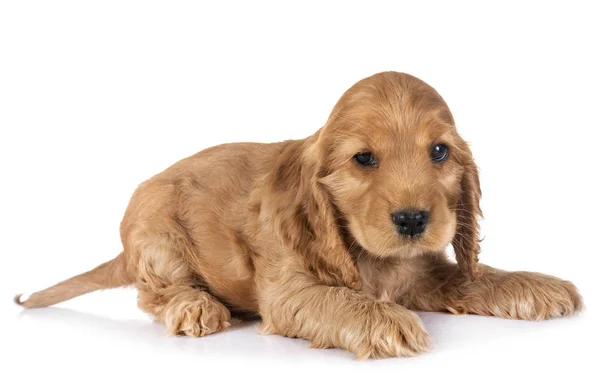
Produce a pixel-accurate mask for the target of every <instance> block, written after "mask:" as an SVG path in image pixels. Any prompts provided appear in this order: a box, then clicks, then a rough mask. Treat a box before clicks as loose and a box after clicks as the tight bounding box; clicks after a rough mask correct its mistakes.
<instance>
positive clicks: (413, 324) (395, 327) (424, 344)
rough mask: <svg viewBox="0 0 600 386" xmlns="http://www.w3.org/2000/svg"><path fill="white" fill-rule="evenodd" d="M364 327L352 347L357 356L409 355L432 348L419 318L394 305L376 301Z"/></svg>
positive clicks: (386, 356)
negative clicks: (361, 334) (360, 335)
mask: <svg viewBox="0 0 600 386" xmlns="http://www.w3.org/2000/svg"><path fill="white" fill-rule="evenodd" d="M366 327H368V328H366V329H365V330H364V334H365V336H364V337H363V339H361V340H360V341H357V342H356V343H357V344H356V347H354V348H355V350H353V351H354V352H355V353H356V354H357V357H358V358H359V359H363V358H389V357H410V356H415V355H418V354H421V353H423V352H426V351H428V350H429V349H430V347H431V342H430V338H429V334H427V331H425V328H424V327H423V324H422V323H421V319H420V318H419V317H418V316H417V314H415V313H414V312H412V311H409V310H407V309H406V308H404V307H402V306H399V305H397V304H391V303H377V304H375V309H374V310H373V312H372V314H371V315H370V318H369V326H366Z"/></svg>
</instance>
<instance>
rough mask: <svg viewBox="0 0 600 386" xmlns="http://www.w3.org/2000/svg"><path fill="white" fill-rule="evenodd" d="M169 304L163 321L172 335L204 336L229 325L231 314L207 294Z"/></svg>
mask: <svg viewBox="0 0 600 386" xmlns="http://www.w3.org/2000/svg"><path fill="white" fill-rule="evenodd" d="M202 295H203V294H201V296H199V298H198V299H195V300H188V301H182V302H180V303H177V304H175V305H171V307H169V309H168V311H167V312H166V314H165V320H164V323H165V325H166V327H167V331H168V332H169V333H171V334H172V335H188V336H195V337H199V336H204V335H208V334H212V333H215V332H218V331H221V330H224V329H226V328H227V327H229V326H230V325H231V314H230V312H229V310H228V309H227V307H225V306H224V305H223V304H222V303H221V302H219V301H217V300H216V299H213V298H211V297H209V296H208V295H207V296H202Z"/></svg>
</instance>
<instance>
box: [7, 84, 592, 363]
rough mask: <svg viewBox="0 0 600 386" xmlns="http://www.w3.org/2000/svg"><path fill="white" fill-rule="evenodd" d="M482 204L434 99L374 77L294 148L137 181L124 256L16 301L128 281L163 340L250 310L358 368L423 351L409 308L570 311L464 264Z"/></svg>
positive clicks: (249, 152)
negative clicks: (346, 354) (358, 363)
mask: <svg viewBox="0 0 600 386" xmlns="http://www.w3.org/2000/svg"><path fill="white" fill-rule="evenodd" d="M480 195H481V192H480V189H479V178H478V172H477V167H476V165H475V163H474V161H473V157H472V155H471V152H470V150H469V148H468V146H467V144H466V143H465V141H464V140H463V139H462V138H461V137H460V136H459V135H458V133H457V131H456V128H455V125H454V120H453V118H452V114H451V113H450V110H449V109H448V106H447V105H446V103H445V102H444V100H443V99H442V98H441V96H440V95H439V94H438V93H437V92H436V91H435V90H434V89H433V88H432V87H430V86H429V85H427V84H426V83H424V82H423V81H421V80H419V79H417V78H415V77H412V76H410V75H407V74H402V73H396V72H385V73H379V74H376V75H373V76H371V77H369V78H366V79H363V80H361V81H359V82H358V83H356V84H355V85H353V86H352V87H351V88H350V89H349V90H348V91H346V93H345V94H344V95H343V96H342V97H341V99H340V100H339V101H338V103H337V104H336V105H335V107H334V108H333V111H332V113H331V115H330V117H329V119H328V120H327V122H326V123H325V125H324V126H323V127H322V128H321V129H320V130H318V131H317V132H316V133H315V134H313V135H311V136H310V137H308V138H306V139H302V140H290V141H284V142H280V143H271V144H260V143H234V144H225V145H220V146H216V147H213V148H209V149H206V150H204V151H201V152H199V153H197V154H196V155H193V156H191V157H189V158H186V159H184V160H182V161H180V162H178V163H176V164H174V165H173V166H171V167H170V168H168V169H167V170H165V171H164V172H162V173H160V174H158V175H156V176H155V177H153V178H151V179H150V180H148V181H146V182H144V183H143V184H141V185H140V186H139V188H138V189H137V190H136V192H135V193H134V195H133V197H132V198H131V201H130V204H129V207H128V208H127V211H126V213H125V216H124V218H123V221H122V223H121V239H122V242H123V252H121V253H120V254H119V255H118V256H117V257H115V258H114V259H113V260H110V261H108V262H106V263H104V264H102V265H100V266H98V267H97V268H95V269H93V270H91V271H89V272H86V273H83V274H81V275H78V276H75V277H73V278H71V279H68V280H66V281H64V282H62V283H59V284H56V285H55V286H53V287H50V288H48V289H46V290H43V291H41V292H37V293H34V294H32V295H31V296H30V297H29V298H28V299H27V300H22V299H21V298H20V296H17V297H16V299H15V300H16V302H17V303H18V304H21V305H22V306H24V307H28V308H30V307H43V306H49V305H52V304H55V303H58V302H62V301H65V300H67V299H70V298H73V297H75V296H79V295H82V294H85V293H88V292H91V291H95V290H99V289H105V288H114V287H119V286H125V285H135V286H136V287H137V290H138V292H139V297H138V299H139V307H140V308H141V309H142V310H144V311H145V312H147V313H149V314H151V315H152V316H153V317H154V318H156V320H158V321H160V322H162V323H164V324H165V325H166V327H167V329H168V331H169V332H170V333H172V334H184V335H191V336H203V335H206V334H210V333H214V332H217V331H221V330H223V329H225V328H227V327H228V326H229V325H230V321H231V317H232V315H234V316H235V315H238V314H239V315H247V314H256V315H259V316H260V317H261V318H262V326H261V328H262V330H263V331H264V332H265V333H273V334H280V335H284V336H289V337H300V338H305V339H308V340H310V341H311V344H312V346H313V347H341V348H344V349H346V350H349V351H351V352H353V353H355V354H356V355H357V357H359V358H368V357H374V358H381V357H394V356H412V355H416V354H419V353H421V352H424V351H426V350H428V348H429V345H430V343H429V337H428V334H427V332H426V331H425V329H424V328H423V324H422V323H421V321H420V319H419V317H418V316H417V314H415V313H414V312H413V311H415V310H422V311H449V312H452V313H456V314H463V313H471V314H479V315H494V316H500V317H503V318H511V319H528V320H542V319H549V318H554V317H559V316H564V315H572V314H574V313H576V312H577V311H579V310H580V309H581V307H582V301H581V298H580V295H579V293H578V291H577V289H576V288H575V286H573V284H571V283H570V282H567V281H563V280H560V279H558V278H555V277H551V276H546V275H542V274H538V273H529V272H505V271H501V270H498V269H494V268H491V267H488V266H485V265H482V264H479V263H478V258H477V255H478V252H479V249H478V244H479V235H478V218H479V217H480V215H481V212H480V209H479V198H480ZM449 244H452V246H453V247H454V250H455V253H456V260H457V262H458V264H454V263H453V262H451V261H450V260H448V258H447V256H446V255H445V253H444V250H445V248H446V247H447V246H448V245H449Z"/></svg>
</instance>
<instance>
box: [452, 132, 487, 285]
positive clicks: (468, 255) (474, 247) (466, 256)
mask: <svg viewBox="0 0 600 386" xmlns="http://www.w3.org/2000/svg"><path fill="white" fill-rule="evenodd" d="M461 147H462V149H461V150H462V152H463V153H464V155H463V157H462V158H463V168H464V171H463V176H462V180H461V182H460V189H461V193H460V197H459V199H458V202H457V204H456V217H457V226H456V234H455V236H454V240H453V241H452V246H453V247H454V252H455V254H456V261H457V262H458V266H459V267H460V269H461V270H462V271H463V272H465V273H467V274H469V275H470V276H471V277H472V278H475V277H477V276H479V273H480V272H479V267H478V262H479V257H478V255H479V242H480V241H481V240H480V239H479V219H480V218H481V217H482V213H481V208H480V206H479V201H480V199H481V188H480V186H479V172H478V170H477V165H476V164H475V161H474V160H473V155H472V154H471V151H470V150H469V147H468V145H467V144H466V143H464V142H463V143H462V146H461Z"/></svg>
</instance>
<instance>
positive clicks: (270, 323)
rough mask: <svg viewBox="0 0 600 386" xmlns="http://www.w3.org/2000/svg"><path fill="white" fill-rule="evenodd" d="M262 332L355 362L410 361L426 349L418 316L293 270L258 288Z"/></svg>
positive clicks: (425, 336)
mask: <svg viewBox="0 0 600 386" xmlns="http://www.w3.org/2000/svg"><path fill="white" fill-rule="evenodd" d="M260 298H261V302H260V308H261V316H262V318H263V324H262V330H263V332H264V333H274V334H280V335H283V336H289V337H298V338H304V339H308V340H310V341H311V347H315V348H330V347H339V348H343V349H346V350H348V351H351V352H353V353H355V354H356V355H357V357H358V358H360V359H362V358H369V357H370V358H385V357H396V356H414V355H417V354H419V353H422V352H424V351H427V350H428V348H429V336H428V334H427V332H426V331H425V329H424V328H423V325H422V323H421V320H420V319H419V317H418V316H417V315H416V314H415V313H413V312H412V311H409V310H408V309H406V308H404V307H402V306H400V305H398V304H395V303H391V302H381V301H375V300H373V299H371V298H368V297H366V296H365V295H363V294H361V293H359V292H357V291H355V290H351V289H349V288H346V287H330V286H326V285H321V284H318V283H316V282H315V280H314V279H312V278H311V277H309V276H302V274H301V273H298V272H297V271H296V272H295V273H294V274H290V275H281V276H280V277H279V279H278V280H277V281H273V282H270V283H269V284H268V285H265V286H262V289H261V294H260Z"/></svg>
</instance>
